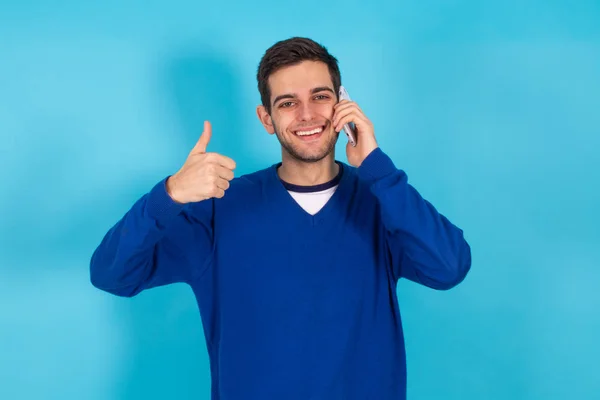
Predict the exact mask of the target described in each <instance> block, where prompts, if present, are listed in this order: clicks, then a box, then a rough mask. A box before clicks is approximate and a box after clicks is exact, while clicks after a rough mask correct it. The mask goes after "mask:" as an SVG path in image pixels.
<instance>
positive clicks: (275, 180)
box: [269, 161, 352, 225]
mask: <svg viewBox="0 0 600 400" xmlns="http://www.w3.org/2000/svg"><path fill="white" fill-rule="evenodd" d="M336 163H338V165H339V166H340V168H343V171H340V173H341V174H342V177H341V179H340V181H339V184H338V187H337V189H336V190H335V192H334V193H333V195H332V196H331V198H330V199H329V200H328V201H327V203H325V205H324V206H323V207H322V208H321V209H320V210H319V211H318V212H317V213H316V214H315V215H311V214H310V213H308V212H307V211H306V210H304V208H302V206H301V205H300V204H298V202H297V201H296V200H295V199H294V198H293V197H292V195H291V194H290V193H289V192H288V190H287V188H286V187H285V186H284V184H283V182H282V181H281V179H280V178H279V175H278V174H277V167H279V166H280V165H281V163H280V162H279V163H276V164H273V165H272V166H271V167H270V168H269V170H270V171H269V188H270V192H271V194H272V195H273V199H274V201H275V202H276V203H277V205H278V207H279V206H280V207H282V208H283V209H284V210H285V211H286V213H287V214H288V215H292V216H293V217H299V218H301V219H303V220H304V221H308V222H309V223H311V224H313V225H316V224H321V223H323V222H325V220H326V219H327V218H328V217H329V216H330V215H331V213H332V210H335V209H336V208H339V206H340V205H341V204H342V203H343V202H344V201H347V197H348V194H349V192H350V189H351V187H352V185H351V180H352V173H351V170H350V168H349V166H348V165H346V164H344V163H343V162H339V161H336Z"/></svg>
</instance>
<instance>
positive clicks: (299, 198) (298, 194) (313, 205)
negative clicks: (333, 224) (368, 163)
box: [282, 163, 343, 215]
mask: <svg viewBox="0 0 600 400" xmlns="http://www.w3.org/2000/svg"><path fill="white" fill-rule="evenodd" d="M338 165H339V167H340V168H339V171H340V172H339V173H338V174H337V176H336V177H335V178H333V179H332V180H331V181H329V182H327V183H323V184H321V185H315V186H298V185H292V184H290V183H287V182H284V181H282V183H283V186H285V188H286V189H287V191H288V192H289V194H290V195H291V196H292V197H293V198H294V200H296V202H297V203H298V204H299V205H300V207H302V208H303V209H304V210H306V212H307V213H309V214H310V215H315V214H316V213H318V212H319V210H321V208H323V206H324V205H325V204H327V202H328V201H329V199H330V198H331V196H333V193H335V190H336V189H337V187H338V184H339V182H340V180H341V179H342V173H343V166H342V165H341V164H340V163H338Z"/></svg>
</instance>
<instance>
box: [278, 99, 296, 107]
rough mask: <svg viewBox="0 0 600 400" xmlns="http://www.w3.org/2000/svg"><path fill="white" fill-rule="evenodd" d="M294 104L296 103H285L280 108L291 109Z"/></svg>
mask: <svg viewBox="0 0 600 400" xmlns="http://www.w3.org/2000/svg"><path fill="white" fill-rule="evenodd" d="M292 104H294V102H292V101H286V102H285V103H281V104H279V107H281V108H287V107H291V106H292Z"/></svg>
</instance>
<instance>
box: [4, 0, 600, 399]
mask: <svg viewBox="0 0 600 400" xmlns="http://www.w3.org/2000/svg"><path fill="white" fill-rule="evenodd" d="M217 3H218V2H210V3H207V2H200V1H196V2H192V1H175V0H173V1H172V2H170V3H168V2H157V1H141V0H140V1H128V2H123V1H105V2H101V3H98V4H95V3H92V2H82V1H74V0H71V1H62V2H50V1H47V2H41V1H34V0H30V1H24V0H23V1H18V2H17V1H15V2H11V3H10V4H9V2H7V1H3V2H1V3H0V139H1V140H0V160H1V165H0V184H1V190H0V210H1V211H0V218H1V224H0V398H1V399H7V400H8V399H86V400H96V399H141V398H144V399H163V398H177V399H208V398H209V389H208V387H209V382H210V380H209V379H210V377H209V369H208V359H207V355H206V349H205V344H204V338H203V335H202V327H201V322H200V318H199V314H198V311H197V309H196V308H195V302H194V299H193V297H192V293H191V291H190V290H189V289H188V288H187V287H185V286H183V285H181V286H171V287H164V288H160V289H154V290H151V291H148V292H145V293H143V294H141V295H139V296H137V297H136V298H133V299H122V298H116V297H113V296H110V295H108V294H105V293H102V292H100V291H98V290H96V289H94V288H93V287H92V286H91V284H90V283H89V276H88V264H89V258H90V256H91V254H92V252H93V250H94V248H95V247H96V245H97V244H98V243H99V241H100V240H101V238H102V236H103V235H104V233H105V232H106V230H107V229H108V228H110V226H112V224H113V223H114V222H116V220H117V219H119V218H120V217H121V216H122V214H123V213H124V212H126V211H127V209H128V208H129V207H130V206H131V204H132V203H133V202H134V201H135V200H136V199H137V198H138V197H139V196H141V195H142V194H143V193H145V192H146V191H147V190H149V189H150V188H151V186H152V185H153V184H154V183H156V182H157V181H158V180H159V179H161V178H162V177H164V176H165V175H166V174H169V173H173V172H175V171H176V170H177V169H178V168H179V166H180V165H181V164H182V163H183V161H184V159H185V156H186V155H187V152H188V151H189V149H191V147H192V146H193V144H194V143H195V142H196V140H197V139H198V137H199V135H200V133H201V130H202V121H203V120H204V119H209V120H210V121H212V123H213V127H214V131H213V141H212V142H211V144H210V148H209V149H210V150H212V151H217V152H221V153H223V154H226V155H228V156H230V157H232V158H234V159H235V160H236V161H237V164H238V174H241V173H246V172H250V171H253V170H255V169H258V168H263V167H264V166H267V165H270V164H271V163H274V162H277V161H278V160H279V157H280V153H279V145H278V143H277V141H276V139H275V138H274V137H272V136H269V135H267V134H266V133H265V132H264V130H263V128H262V126H261V125H260V124H259V122H258V120H257V118H256V116H255V106H256V105H257V104H258V101H259V95H258V91H257V89H256V82H255V72H256V67H257V64H258V62H259V59H260V57H261V56H262V54H263V52H264V51H265V50H266V49H267V48H268V47H269V46H270V45H271V44H273V43H274V42H275V41H277V40H280V39H284V38H287V37H290V36H294V35H302V36H309V37H311V38H313V39H315V40H317V41H320V42H321V43H323V44H325V45H326V46H327V47H328V49H329V50H330V51H331V52H332V53H333V54H334V55H335V56H336V57H338V59H339V61H340V66H341V70H342V79H343V83H344V84H345V85H346V86H347V87H348V90H349V92H350V94H351V95H352V96H353V98H354V99H355V100H356V101H357V102H358V103H359V104H360V105H361V107H362V108H363V110H364V111H365V113H366V114H367V115H368V117H369V118H370V119H371V120H372V121H373V123H374V125H375V128H376V135H377V137H378V139H379V143H380V145H381V147H382V148H383V149H384V150H385V151H386V152H387V153H388V154H390V155H391V156H392V157H393V159H394V160H395V162H396V163H397V165H398V166H400V167H402V168H404V169H405V170H406V171H407V173H408V174H409V178H410V180H411V183H412V184H413V185H415V186H416V187H417V188H418V189H419V190H420V192H421V193H422V194H423V195H424V196H425V197H426V198H427V199H429V200H430V201H432V202H433V203H434V204H435V205H436V206H437V208H438V209H439V210H440V211H441V212H443V213H444V214H445V215H447V216H448V217H450V219H451V220H453V221H454V222H455V223H456V224H458V225H459V226H460V227H461V228H463V229H464V230H465V233H466V236H467V239H468V240H469V243H470V244H471V246H472V250H473V267H472V271H471V273H470V275H469V276H468V278H467V279H466V281H465V282H464V283H463V284H462V285H461V286H459V287H458V288H456V289H455V290H452V291H449V292H435V291H432V290H429V289H425V288H421V287H418V286H416V285H415V284H411V283H407V282H402V283H400V284H399V299H400V302H401V306H402V311H403V318H404V323H405V331H406V340H407V353H408V370H409V372H408V385H409V387H408V393H409V398H410V399H461V400H466V399H547V400H549V399H578V400H580V399H597V398H600V397H599V396H600V371H599V368H598V360H599V359H600V345H599V344H598V338H600V313H599V308H600V293H599V289H600V228H599V224H600V212H599V211H598V206H599V205H600V184H599V182H600V173H599V169H600V155H599V152H600V111H599V109H600V106H599V104H600V95H599V93H600V23H599V22H598V21H599V20H600V3H599V2H597V1H595V0H594V1H592V0H587V1H586V0H579V1H576V2H569V1H566V0H565V1H547V0H545V1H541V0H540V1H525V2H524V1H516V0H511V1H502V2H501V1H495V2H482V1H475V0H471V1H466V0H464V1H442V0H429V1H423V0H420V1H398V2H392V1H389V2H377V1H375V2H372V3H369V4H368V5H367V3H366V2H364V1H360V2H359V1H344V2H330V1H329V2H324V1H305V2H298V3H292V2H269V1H259V2H251V3H250V2H249V3H246V2H241V1H240V2H228V3H222V4H221V5H220V6H218V5H216V4H217ZM343 144H344V143H343V141H342V140H340V145H339V146H338V150H339V151H338V158H339V159H342V160H343V161H345V160H346V158H345V154H344V153H343Z"/></svg>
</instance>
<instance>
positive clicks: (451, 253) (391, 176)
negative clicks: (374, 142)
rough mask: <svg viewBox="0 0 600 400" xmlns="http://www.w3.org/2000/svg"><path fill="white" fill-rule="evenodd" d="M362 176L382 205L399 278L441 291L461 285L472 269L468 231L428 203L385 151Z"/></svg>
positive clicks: (368, 162)
mask: <svg viewBox="0 0 600 400" xmlns="http://www.w3.org/2000/svg"><path fill="white" fill-rule="evenodd" d="M359 175H360V176H361V178H362V180H363V181H364V182H365V183H367V184H368V185H369V187H370V189H371V192H372V193H373V194H374V195H375V197H376V198H377V199H378V202H379V205H380V208H381V218H382V221H383V224H384V226H385V227H386V230H387V232H388V237H389V240H388V246H389V249H390V252H391V253H392V256H393V258H394V265H393V268H394V272H395V274H396V276H397V277H400V276H402V277H405V278H408V279H411V280H413V281H416V282H419V283H421V284H424V285H426V286H429V287H433V288H436V289H449V288H451V287H453V286H455V285H457V284H458V283H460V282H461V281H462V280H463V279H464V277H465V276H466V274H467V272H468V271H469V269H470V266H471V252H470V248H469V245H468V243H467V242H466V240H465V238H464V235H463V231H462V230H461V229H459V228H458V227H457V226H455V225H454V224H452V223H451V222H450V221H449V220H448V219H447V218H446V217H445V216H443V215H442V214H440V213H439V212H438V211H437V210H436V209H435V207H434V206H433V205H432V204H431V203H429V202H428V201H427V200H425V199H423V197H422V196H421V195H420V194H419V193H418V192H417V190H416V189H415V188H414V187H412V186H411V185H409V184H408V180H407V176H406V174H405V172H404V171H402V170H399V169H397V168H396V167H395V166H394V164H393V162H392V160H391V159H390V158H389V157H388V156H387V155H386V154H385V153H383V152H382V151H381V149H376V150H375V151H374V152H373V153H371V154H370V155H369V157H367V159H365V161H364V162H363V164H362V165H361V167H360V168H359Z"/></svg>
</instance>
